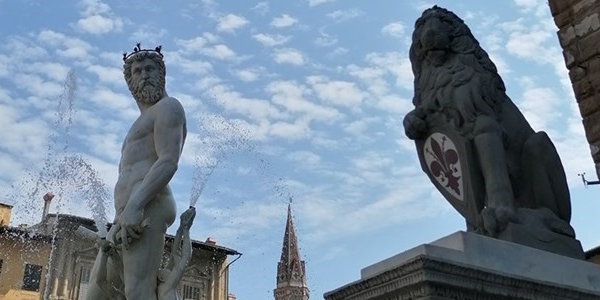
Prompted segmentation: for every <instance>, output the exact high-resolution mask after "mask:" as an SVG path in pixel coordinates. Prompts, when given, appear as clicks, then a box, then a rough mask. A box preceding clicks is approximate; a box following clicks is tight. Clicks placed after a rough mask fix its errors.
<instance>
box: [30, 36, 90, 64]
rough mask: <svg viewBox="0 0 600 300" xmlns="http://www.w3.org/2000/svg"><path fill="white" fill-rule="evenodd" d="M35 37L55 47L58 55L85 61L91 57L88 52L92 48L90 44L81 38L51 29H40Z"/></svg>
mask: <svg viewBox="0 0 600 300" xmlns="http://www.w3.org/2000/svg"><path fill="white" fill-rule="evenodd" d="M37 38H38V41H40V42H41V43H43V44H45V45H49V46H52V47H57V48H58V49H56V52H57V53H58V55H60V56H63V57H65V58H71V59H80V60H84V61H86V60H88V59H90V57H91V56H90V54H89V53H88V52H89V51H90V50H91V49H92V46H91V45H90V44H88V43H87V42H85V41H83V40H81V39H78V38H73V37H68V36H66V35H64V34H63V33H59V32H55V31H52V30H42V31H41V32H40V33H39V34H38V36H37ZM61 48H62V49H61Z"/></svg>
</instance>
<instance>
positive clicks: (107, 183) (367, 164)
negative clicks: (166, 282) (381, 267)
mask: <svg viewBox="0 0 600 300" xmlns="http://www.w3.org/2000/svg"><path fill="white" fill-rule="evenodd" d="M138 3H140V2H135V1H130V2H123V1H102V0H83V1H77V2H74V1H53V2H52V3H51V4H49V3H47V1H6V0H0V28H1V29H0V116H1V118H0V127H1V128H2V130H0V141H1V142H0V166H1V168H0V189H1V191H2V199H1V201H2V202H6V203H9V204H13V205H15V208H14V209H13V214H14V215H13V222H12V225H17V224H21V223H29V224H32V223H35V222H37V221H39V218H40V217H41V208H40V206H41V203H42V200H41V199H42V195H43V194H44V193H45V192H47V191H50V190H51V191H53V192H54V193H55V194H56V195H57V197H56V200H55V201H54V203H53V206H52V209H51V211H52V212H59V213H69V214H77V215H83V216H88V217H92V216H94V217H99V216H102V215H103V214H106V215H107V216H108V218H109V219H112V216H113V213H114V210H113V209H112V207H111V205H112V200H110V198H111V190H112V187H113V186H114V183H115V180H116V176H117V164H118V160H119V157H120V146H121V143H122V140H123V137H124V136H125V134H126V132H127V130H128V129H129V126H130V125H131V123H132V122H133V121H134V120H135V118H136V117H137V115H138V110H137V107H136V105H135V103H134V102H133V100H132V99H131V96H130V94H129V91H128V90H127V87H126V84H125V82H124V80H123V78H122V58H121V57H122V56H121V54H122V52H123V51H131V49H132V48H133V47H134V45H135V43H136V42H141V43H142V46H145V47H151V48H153V47H154V46H156V45H158V44H161V45H162V46H163V52H164V54H165V61H166V64H167V77H168V78H167V90H168V92H169V94H170V95H171V96H174V97H176V98H178V99H179V100H180V101H181V102H182V103H183V105H184V107H185V109H186V112H187V118H188V121H189V132H190V133H189V136H188V140H187V142H186V146H185V150H184V156H183V158H182V161H181V167H180V169H179V171H178V173H177V175H176V176H175V178H174V179H173V181H172V186H173V188H174V191H175V194H176V198H177V202H178V209H179V211H180V212H181V211H183V210H184V209H185V208H186V207H188V206H189V205H190V199H192V198H194V197H192V196H191V195H197V194H200V196H199V198H198V201H197V203H196V207H197V210H198V215H197V217H196V222H195V224H194V227H193V228H192V236H193V238H195V239H198V240H205V239H206V238H207V237H209V236H210V237H213V238H214V239H215V240H216V241H217V243H218V244H220V245H223V246H226V247H230V248H233V249H236V250H238V251H239V252H242V253H243V254H244V255H243V256H242V258H241V259H240V260H238V261H236V262H235V263H233V265H232V266H231V274H230V280H231V282H230V290H231V292H232V293H235V294H236V295H237V297H238V299H240V300H247V299H250V300H251V299H270V298H271V297H272V290H273V288H274V287H275V271H276V263H277V261H278V259H279V255H280V253H279V251H280V249H281V241H282V237H283V230H284V225H285V215H286V206H287V203H288V202H289V199H290V198H292V199H293V206H292V207H293V211H294V215H295V223H296V228H297V233H298V237H299V244H300V246H301V254H302V256H303V257H304V259H305V260H306V266H307V271H308V284H309V287H310V289H311V294H312V297H311V298H313V299H319V298H321V297H322V294H323V293H324V292H326V291H330V290H332V289H334V288H337V287H339V286H341V285H343V284H346V283H349V282H350V281H353V280H356V279H358V278H359V272H360V269H361V268H363V267H366V266H368V265H370V264H372V263H375V262H377V261H379V260H382V259H384V258H387V257H389V256H391V255H393V254H396V253H399V252H401V251H404V250H407V249H409V248H411V247H414V246H417V245H418V244H421V243H426V242H430V241H432V240H435V239H437V238H440V237H442V236H444V235H447V234H450V233H452V232H455V231H458V230H462V229H464V222H463V221H462V219H461V218H460V217H459V216H458V213H456V212H455V211H454V210H453V209H452V208H451V207H450V205H449V204H447V203H446V201H445V200H444V199H443V198H442V197H441V196H440V195H439V194H438V193H437V192H436V191H435V190H434V188H433V186H432V185H431V184H430V183H429V181H428V179H427V177H426V176H425V175H424V174H423V173H422V172H421V171H420V168H419V165H418V161H417V157H416V154H415V150H414V145H413V143H412V142H411V141H410V140H408V139H407V138H406V137H404V135H403V128H402V119H403V116H404V114H406V112H408V111H409V110H411V109H412V104H411V98H412V90H413V86H412V79H413V77H412V73H411V69H410V62H409V60H408V55H407V53H408V48H409V45H410V36H411V33H412V29H413V24H414V21H415V20H416V19H417V17H418V16H419V15H420V14H421V12H422V11H423V9H425V8H428V7H431V6H432V5H433V4H438V5H441V6H443V7H446V8H448V9H450V10H453V11H454V12H455V13H457V14H458V15H459V16H461V17H462V18H464V19H465V22H466V23H467V24H468V25H469V26H470V27H471V30H472V31H473V33H474V34H475V36H476V37H477V38H478V39H479V41H480V43H481V44H482V46H483V47H484V49H486V50H487V51H488V53H489V54H490V56H491V58H492V59H493V60H494V62H495V63H496V66H497V67H498V69H499V70H500V73H501V75H502V76H503V78H504V81H505V83H506V86H507V90H508V94H509V96H510V97H511V98H512V100H513V101H514V102H515V103H516V104H517V106H518V107H519V108H520V109H521V111H522V112H523V113H524V115H525V116H526V117H527V118H528V120H529V121H530V123H531V125H532V126H533V127H534V128H535V129H536V130H545V131H547V132H548V133H549V135H550V137H551V138H552V139H553V140H554V143H555V145H556V147H557V149H558V151H559V153H560V155H561V158H562V160H563V163H564V165H565V169H566V173H567V177H568V180H569V183H570V190H571V194H572V202H573V221H572V224H573V226H574V228H575V230H576V231H577V234H578V237H579V239H580V240H581V242H582V243H583V245H584V248H586V249H588V248H591V247H594V246H597V245H599V244H600V238H599V237H597V236H596V235H595V233H596V232H597V231H595V230H592V228H597V226H598V220H597V218H593V216H597V214H598V205H599V203H598V201H597V193H598V191H597V187H594V186H592V187H590V188H588V189H585V188H584V187H583V185H582V183H581V181H580V178H579V177H578V176H577V174H578V173H581V172H587V174H588V179H591V180H594V179H596V177H595V175H594V174H595V172H594V169H593V163H592V160H591V157H590V155H589V149H588V146H587V143H586V141H585V138H584V133H583V128H582V126H581V122H580V117H579V113H578V111H577V105H576V103H575V101H574V97H573V92H572V90H571V88H570V84H569V81H568V76H567V72H566V69H565V67H564V63H563V59H562V55H561V50H560V48H559V45H558V41H557V38H556V34H555V32H556V28H555V25H554V23H553V21H552V18H551V16H550V13H549V8H548V7H547V4H546V1H544V0H539V1H537V0H514V1H493V2H492V1H485V2H484V1H438V2H437V3H433V2H424V1H399V0H378V1H376V3H377V5H373V3H375V2H373V1H359V0H299V1H250V0H249V1H213V0H203V1H184V0H181V1H170V2H168V1H146V2H145V3H144V4H138ZM101 208H102V209H101ZM173 227H175V226H173ZM174 230H175V228H171V229H170V232H174Z"/></svg>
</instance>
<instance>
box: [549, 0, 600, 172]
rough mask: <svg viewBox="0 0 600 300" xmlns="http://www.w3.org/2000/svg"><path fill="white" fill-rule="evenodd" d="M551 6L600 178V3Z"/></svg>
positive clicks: (577, 0) (574, 0)
mask: <svg viewBox="0 0 600 300" xmlns="http://www.w3.org/2000/svg"><path fill="white" fill-rule="evenodd" d="M548 4H549V5H550V11H551V12H552V16H553V17H554V22H555V23H556V26H557V27H558V29H559V30H558V40H559V42H560V45H561V46H562V48H563V56H564V59H565V64H566V66H567V69H568V70H569V77H570V78H571V83H572V85H573V91H574V92H575V98H576V99H577V104H578V105H579V111H580V113H581V117H582V119H583V126H584V128H585V133H586V138H587V140H588V143H589V144H590V150H591V154H592V158H593V159H594V163H595V164H596V174H597V175H598V177H600V30H599V29H600V2H598V1H595V0H550V1H549V3H548Z"/></svg>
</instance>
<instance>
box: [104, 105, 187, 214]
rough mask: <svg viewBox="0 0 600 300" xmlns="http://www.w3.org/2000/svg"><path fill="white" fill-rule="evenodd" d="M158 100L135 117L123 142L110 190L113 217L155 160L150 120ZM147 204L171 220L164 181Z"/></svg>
mask: <svg viewBox="0 0 600 300" xmlns="http://www.w3.org/2000/svg"><path fill="white" fill-rule="evenodd" d="M160 102H161V101H159V102H158V103H156V104H155V105H153V106H152V107H150V108H149V109H148V110H147V111H145V112H144V113H143V114H141V115H140V116H139V117H138V119H137V120H136V121H135V122H134V123H133V125H132V126H131V128H130V129H129V132H128V133H127V136H126V137H125V141H124V142H123V147H122V150H121V161H120V163H119V179H118V180H117V183H116V185H115V191H114V193H115V194H114V196H115V210H116V212H117V218H118V216H119V215H120V213H121V211H123V209H124V208H125V206H126V205H127V202H128V201H129V197H130V196H131V195H132V194H133V193H134V192H135V191H136V190H137V188H138V187H139V186H140V184H141V183H142V181H143V180H144V177H145V176H146V174H147V173H148V171H149V170H150V168H151V167H152V165H153V164H154V163H155V162H156V161H157V160H158V155H157V153H156V148H155V141H154V123H155V118H156V114H157V113H159V111H160V110H161V108H162V109H164V107H162V106H163V104H165V103H160ZM148 205H149V206H150V205H152V206H158V207H157V208H158V210H159V211H161V212H162V213H164V214H165V215H166V216H167V219H168V220H171V221H170V222H169V225H170V224H171V223H172V222H173V220H175V214H176V207H175V201H174V199H173V196H172V193H171V190H170V188H169V186H168V185H166V186H165V187H164V188H163V189H162V191H160V192H159V193H158V195H157V196H156V198H155V199H154V200H152V201H150V203H149V204H148Z"/></svg>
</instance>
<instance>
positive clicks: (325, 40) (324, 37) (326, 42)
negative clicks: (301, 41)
mask: <svg viewBox="0 0 600 300" xmlns="http://www.w3.org/2000/svg"><path fill="white" fill-rule="evenodd" d="M337 43H338V40H337V39H336V38H335V37H333V36H331V35H329V34H327V33H326V32H325V31H324V30H323V29H321V30H319V36H318V37H317V38H316V39H315V44H316V45H317V46H321V47H330V46H333V45H335V44H337Z"/></svg>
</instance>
